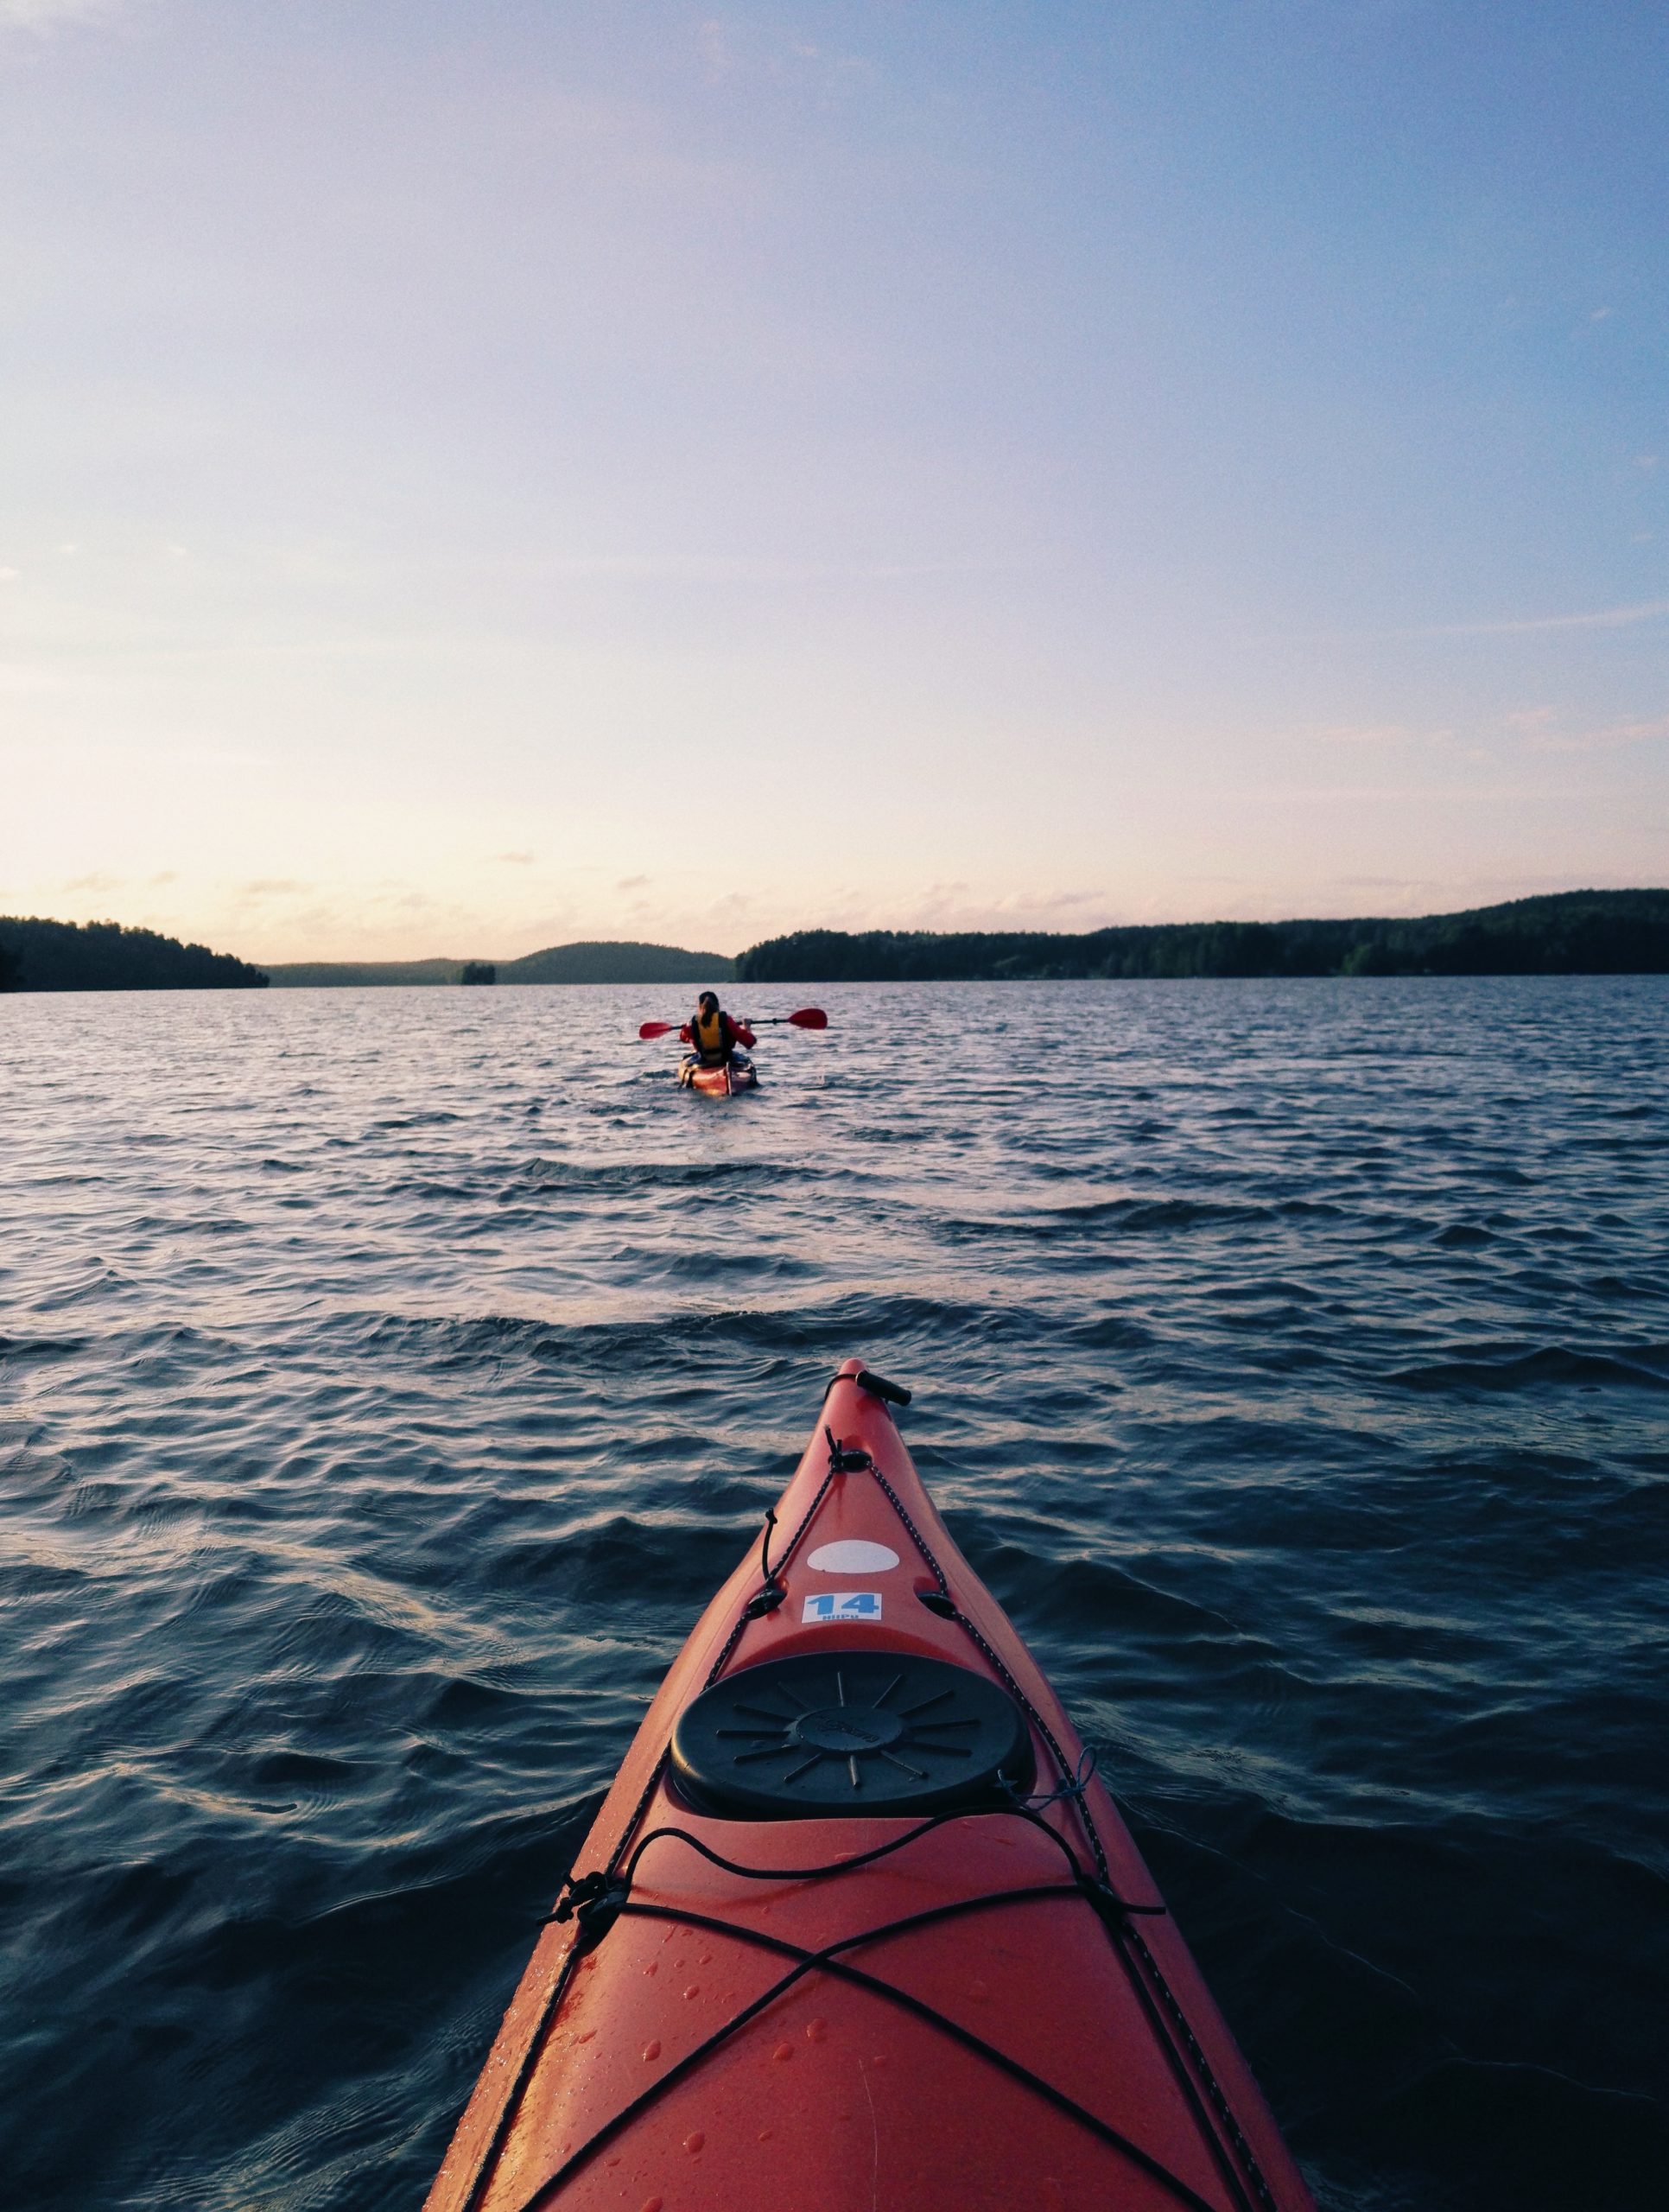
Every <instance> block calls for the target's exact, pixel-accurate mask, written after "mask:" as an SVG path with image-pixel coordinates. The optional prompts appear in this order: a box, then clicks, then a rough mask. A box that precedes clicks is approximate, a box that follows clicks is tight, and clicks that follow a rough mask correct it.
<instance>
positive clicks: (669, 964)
mask: <svg viewBox="0 0 1669 2212" xmlns="http://www.w3.org/2000/svg"><path fill="white" fill-rule="evenodd" d="M479 967H493V968H496V969H498V981H499V982H500V983H726V982H729V981H730V979H731V977H732V976H733V975H734V973H735V971H736V963H735V962H734V961H733V960H727V959H726V958H725V957H724V956H723V955H722V954H721V953H717V952H685V951H683V950H681V949H680V948H679V947H678V946H677V945H673V944H632V943H629V942H618V941H610V940H603V941H600V942H593V941H589V940H587V942H586V943H584V944H553V945H550V946H549V947H547V949H546V950H544V951H543V952H530V953H528V954H526V955H525V957H524V958H522V959H520V960H498V961H479V960H289V961H280V962H278V963H276V965H270V966H269V967H268V969H267V971H266V972H267V973H268V975H269V976H271V978H272V980H273V982H275V983H276V984H278V985H280V986H281V987H283V988H291V989H294V988H313V989H317V988H320V987H329V986H333V985H340V984H361V985H363V984H366V983H391V984H400V983H405V984H411V983H461V982H463V980H464V970H465V969H466V968H479Z"/></svg>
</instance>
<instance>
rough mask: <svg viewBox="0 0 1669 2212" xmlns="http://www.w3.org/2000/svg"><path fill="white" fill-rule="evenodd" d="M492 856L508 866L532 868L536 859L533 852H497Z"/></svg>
mask: <svg viewBox="0 0 1669 2212" xmlns="http://www.w3.org/2000/svg"><path fill="white" fill-rule="evenodd" d="M492 857H493V859H494V860H495V861H503V862H504V863H505V866H506V867H507V868H531V867H532V865H533V861H534V855H533V854H531V853H495V854H494V855H492Z"/></svg>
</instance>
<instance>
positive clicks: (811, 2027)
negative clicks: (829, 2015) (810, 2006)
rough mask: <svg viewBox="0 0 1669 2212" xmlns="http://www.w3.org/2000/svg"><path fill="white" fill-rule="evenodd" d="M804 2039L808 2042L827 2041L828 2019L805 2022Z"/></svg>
mask: <svg viewBox="0 0 1669 2212" xmlns="http://www.w3.org/2000/svg"><path fill="white" fill-rule="evenodd" d="M805 2039H806V2041H807V2042H808V2043H827V2042H828V2021H827V2020H808V2021H807V2022H806V2024H805Z"/></svg>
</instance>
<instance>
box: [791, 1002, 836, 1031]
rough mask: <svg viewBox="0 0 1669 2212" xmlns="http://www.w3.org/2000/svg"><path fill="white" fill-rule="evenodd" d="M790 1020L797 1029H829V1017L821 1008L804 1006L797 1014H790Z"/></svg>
mask: <svg viewBox="0 0 1669 2212" xmlns="http://www.w3.org/2000/svg"><path fill="white" fill-rule="evenodd" d="M788 1018H789V1020H790V1021H791V1022H792V1023H793V1024H794V1027H796V1029H827V1028H828V1015H827V1014H825V1013H824V1012H823V1010H822V1007H820V1006H803V1007H801V1008H800V1010H799V1012H798V1013H797V1014H790V1015H789V1017H788Z"/></svg>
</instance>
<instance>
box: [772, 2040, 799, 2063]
mask: <svg viewBox="0 0 1669 2212" xmlns="http://www.w3.org/2000/svg"><path fill="white" fill-rule="evenodd" d="M771 2056H772V2057H773V2058H782V2059H788V2058H792V2057H793V2056H794V2046H793V2044H791V2043H779V2044H777V2048H776V2050H773V2051H772V2052H771Z"/></svg>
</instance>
